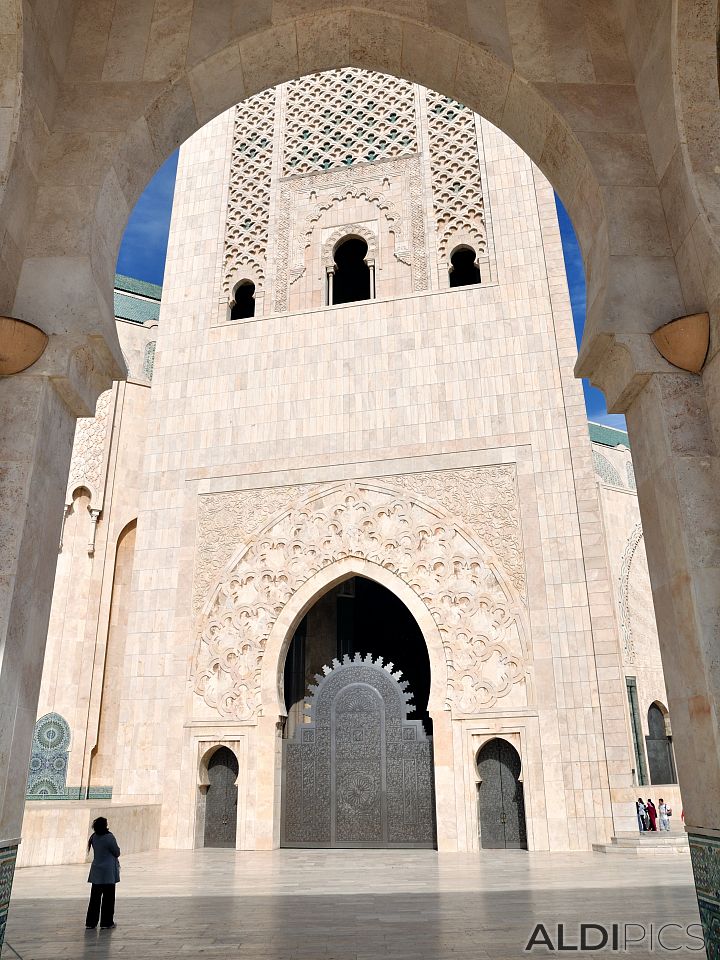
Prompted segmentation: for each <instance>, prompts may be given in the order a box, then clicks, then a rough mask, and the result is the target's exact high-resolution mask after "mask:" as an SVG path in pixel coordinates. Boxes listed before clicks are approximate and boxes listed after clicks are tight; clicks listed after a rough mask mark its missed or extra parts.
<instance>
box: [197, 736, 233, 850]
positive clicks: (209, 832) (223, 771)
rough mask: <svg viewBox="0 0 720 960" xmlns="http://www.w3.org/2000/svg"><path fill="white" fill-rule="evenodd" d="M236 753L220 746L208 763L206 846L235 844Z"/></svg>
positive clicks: (230, 845)
mask: <svg viewBox="0 0 720 960" xmlns="http://www.w3.org/2000/svg"><path fill="white" fill-rule="evenodd" d="M237 776H238V762H237V757H236V756H235V754H234V753H233V752H232V750H228V748H227V747H220V749H219V750H216V751H215V753H214V754H213V755H212V757H211V758H210V762H209V763H208V780H209V781H210V785H209V787H208V788H207V794H206V796H205V846H206V847H234V846H235V836H236V832H237V797H238V790H237V786H236V783H237Z"/></svg>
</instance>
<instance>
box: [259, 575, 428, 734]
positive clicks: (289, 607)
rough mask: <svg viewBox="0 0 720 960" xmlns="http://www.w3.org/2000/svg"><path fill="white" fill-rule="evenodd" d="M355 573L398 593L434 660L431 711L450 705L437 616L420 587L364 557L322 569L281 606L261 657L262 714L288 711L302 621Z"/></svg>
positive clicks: (271, 714)
mask: <svg viewBox="0 0 720 960" xmlns="http://www.w3.org/2000/svg"><path fill="white" fill-rule="evenodd" d="M350 577H366V578H367V579H368V580H374V581H375V583H379V584H380V585H381V586H383V587H385V588H386V589H387V590H389V591H390V592H391V593H392V594H394V595H395V596H396V597H397V598H398V599H399V600H401V601H402V603H404V604H405V606H406V607H407V608H408V610H409V611H410V613H411V614H412V616H413V618H414V619H415V622H416V623H417V625H418V627H419V628H420V632H421V634H422V636H423V640H424V641H425V645H426V647H427V651H428V657H429V659H430V700H429V702H428V713H430V714H431V715H432V713H433V712H434V711H438V710H442V709H443V708H444V707H445V697H446V690H447V664H446V659H445V651H444V648H443V643H442V637H441V635H440V631H439V629H438V625H437V623H436V622H435V620H434V619H433V617H432V614H431V613H430V611H429V610H428V608H427V607H426V606H425V604H424V603H423V602H422V600H421V599H420V598H419V597H418V595H417V594H416V593H415V591H414V590H413V589H412V588H411V587H409V586H408V584H407V583H405V581H404V580H403V579H402V578H401V577H399V576H398V575H397V574H396V573H394V572H393V571H391V570H388V569H387V568H386V567H383V566H381V565H380V564H377V563H372V562H371V561H369V560H366V559H363V558H362V557H344V558H343V559H341V560H337V561H336V562H335V563H331V564H330V565H329V566H327V567H324V568H323V569H322V570H319V571H318V572H317V573H316V574H315V575H314V576H313V577H311V578H310V579H309V580H306V581H305V583H304V584H303V585H302V586H301V587H300V588H299V589H298V590H296V591H295V593H294V594H293V595H292V596H291V597H290V599H289V600H288V602H287V603H286V604H285V606H284V607H283V609H282V613H281V614H280V616H279V617H278V618H277V620H276V621H275V623H274V625H273V628H272V630H271V631H270V634H269V636H268V640H267V645H266V647H265V653H264V656H263V659H262V679H261V689H262V702H263V712H264V713H266V714H268V715H270V716H275V715H277V716H283V715H284V714H285V712H286V711H285V700H284V695H283V668H284V666H285V657H286V655H287V651H288V648H289V646H290V641H291V640H292V638H293V635H294V633H295V630H296V629H297V626H298V624H299V623H300V621H301V620H302V618H303V617H304V616H305V614H306V613H307V612H308V610H309V609H310V608H311V607H312V606H313V605H314V604H315V603H316V602H317V600H318V599H319V598H320V597H321V596H323V594H325V593H327V592H328V590H331V589H332V588H333V587H335V586H337V585H338V584H339V583H342V582H343V581H344V580H349V579H350Z"/></svg>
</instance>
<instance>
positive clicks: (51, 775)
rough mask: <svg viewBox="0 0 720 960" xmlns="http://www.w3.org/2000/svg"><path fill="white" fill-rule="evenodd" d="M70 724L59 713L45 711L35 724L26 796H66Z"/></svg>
mask: <svg viewBox="0 0 720 960" xmlns="http://www.w3.org/2000/svg"><path fill="white" fill-rule="evenodd" d="M69 751H70V726H69V724H68V722H67V720H65V719H64V718H63V717H61V716H60V714H59V713H46V714H45V716H44V717H40V719H39V720H38V721H37V723H36V724H35V731H34V733H33V742H32V751H31V753H30V768H29V771H28V782H27V796H28V797H29V798H33V797H34V798H35V799H42V800H49V799H57V798H59V797H61V798H65V796H66V789H65V787H66V783H65V781H66V778H67V767H68V755H69Z"/></svg>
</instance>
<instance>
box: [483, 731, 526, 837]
mask: <svg viewBox="0 0 720 960" xmlns="http://www.w3.org/2000/svg"><path fill="white" fill-rule="evenodd" d="M477 767H478V773H479V776H480V783H479V785H478V804H479V812H480V818H479V819H480V845H481V847H483V848H485V849H491V850H492V849H495V850H497V849H519V850H526V849H527V829H526V824H525V802H524V798H523V785H522V781H521V780H520V757H519V755H518V752H517V750H515V748H514V747H513V746H512V745H511V744H509V743H508V742H507V740H501V739H499V738H496V739H494V740H490V741H488V743H486V744H485V745H484V746H483V747H482V749H481V750H480V753H479V754H478V759H477Z"/></svg>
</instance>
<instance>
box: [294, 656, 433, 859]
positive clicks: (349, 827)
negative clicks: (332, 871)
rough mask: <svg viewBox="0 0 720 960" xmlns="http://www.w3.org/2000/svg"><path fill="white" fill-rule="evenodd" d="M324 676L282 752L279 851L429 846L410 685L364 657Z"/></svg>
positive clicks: (428, 811) (423, 753)
mask: <svg viewBox="0 0 720 960" xmlns="http://www.w3.org/2000/svg"><path fill="white" fill-rule="evenodd" d="M325 669H326V670H327V672H326V674H325V676H323V677H320V676H318V677H317V678H316V679H317V681H318V683H317V686H313V687H311V692H312V698H311V705H310V709H309V715H308V717H307V719H308V721H309V722H307V723H302V724H299V725H298V727H297V729H296V731H295V733H294V735H293V737H292V738H291V739H289V740H286V741H285V742H284V744H283V790H282V835H281V842H282V845H283V846H285V847H432V846H434V842H435V819H434V812H435V811H434V806H435V804H434V790H433V765H432V739H431V738H430V737H427V736H426V734H425V731H424V730H423V726H422V723H421V721H420V720H408V719H407V712H408V703H409V701H410V699H411V697H410V694H409V692H408V691H407V684H406V683H404V682H402V681H401V680H400V675H399V673H394V674H393V673H391V672H390V671H389V670H386V669H385V668H384V667H383V665H382V660H381V659H380V660H378V661H377V662H373V660H372V659H371V657H369V656H367V657H366V658H365V659H361V657H360V654H356V655H355V658H354V659H353V660H351V659H350V658H349V657H345V658H344V659H343V661H342V663H340V662H338V661H337V660H336V661H334V665H333V668H332V669H330V668H325Z"/></svg>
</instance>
